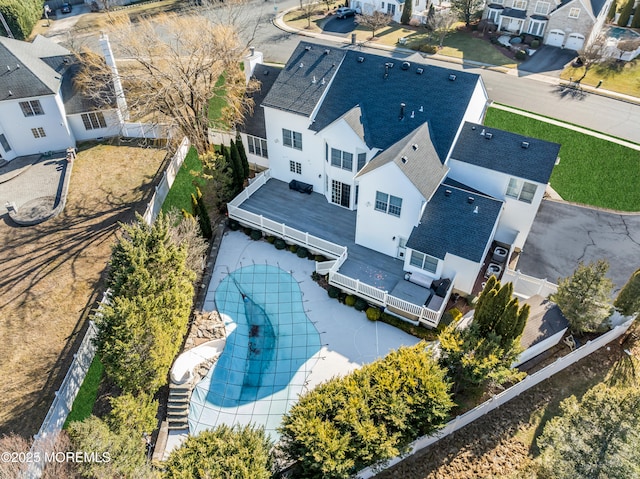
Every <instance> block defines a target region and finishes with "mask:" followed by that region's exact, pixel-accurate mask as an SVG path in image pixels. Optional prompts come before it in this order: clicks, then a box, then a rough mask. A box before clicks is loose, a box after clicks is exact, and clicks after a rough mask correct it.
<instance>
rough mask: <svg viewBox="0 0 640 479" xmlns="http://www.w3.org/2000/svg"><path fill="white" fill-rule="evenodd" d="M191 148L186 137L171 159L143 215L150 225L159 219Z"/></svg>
mask: <svg viewBox="0 0 640 479" xmlns="http://www.w3.org/2000/svg"><path fill="white" fill-rule="evenodd" d="M190 146H191V143H190V142H189V140H188V139H187V137H184V138H183V139H182V142H181V143H180V146H179V147H178V149H177V151H176V152H175V154H174V155H173V158H171V162H170V163H169V166H167V169H166V170H164V175H163V177H162V180H160V183H159V184H158V185H157V186H156V191H155V193H154V194H153V196H152V197H151V201H149V205H148V206H147V209H146V211H145V212H144V214H143V215H142V217H143V218H144V220H145V221H146V223H147V224H148V225H150V224H151V223H153V222H154V221H155V219H156V218H157V217H158V213H160V210H161V209H162V203H164V200H165V199H166V198H167V195H168V194H169V190H170V189H171V185H173V182H174V181H175V179H176V175H177V174H178V171H180V167H181V166H182V163H184V159H185V157H186V156H187V153H188V152H189V147H190Z"/></svg>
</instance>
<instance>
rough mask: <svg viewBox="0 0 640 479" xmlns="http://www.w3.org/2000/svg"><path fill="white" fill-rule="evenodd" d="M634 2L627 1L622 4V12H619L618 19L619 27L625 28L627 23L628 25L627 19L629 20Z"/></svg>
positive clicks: (631, 0) (632, 0)
mask: <svg viewBox="0 0 640 479" xmlns="http://www.w3.org/2000/svg"><path fill="white" fill-rule="evenodd" d="M634 3H635V2H634V0H627V3H625V4H624V6H623V7H622V10H621V11H620V16H619V17H618V25H619V26H621V27H626V26H627V23H629V18H631V12H632V11H633V4H634Z"/></svg>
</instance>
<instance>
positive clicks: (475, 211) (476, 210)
mask: <svg viewBox="0 0 640 479" xmlns="http://www.w3.org/2000/svg"><path fill="white" fill-rule="evenodd" d="M473 212H474V213H475V214H476V215H477V214H478V207H477V206H476V207H475V208H474V209H473Z"/></svg>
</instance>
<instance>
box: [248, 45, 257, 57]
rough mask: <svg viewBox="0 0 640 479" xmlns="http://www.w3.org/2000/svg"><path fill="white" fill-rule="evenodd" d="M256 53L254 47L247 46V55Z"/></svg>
mask: <svg viewBox="0 0 640 479" xmlns="http://www.w3.org/2000/svg"><path fill="white" fill-rule="evenodd" d="M255 54H256V47H249V56H250V57H252V56H253V55H255Z"/></svg>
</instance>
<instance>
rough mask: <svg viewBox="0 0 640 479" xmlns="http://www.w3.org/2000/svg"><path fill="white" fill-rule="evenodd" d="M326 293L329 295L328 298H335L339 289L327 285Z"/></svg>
mask: <svg viewBox="0 0 640 479" xmlns="http://www.w3.org/2000/svg"><path fill="white" fill-rule="evenodd" d="M327 294H328V295H329V297H330V298H333V299H336V298H337V297H338V295H339V294H340V290H339V289H338V288H336V287H335V286H329V289H328V290H327Z"/></svg>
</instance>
